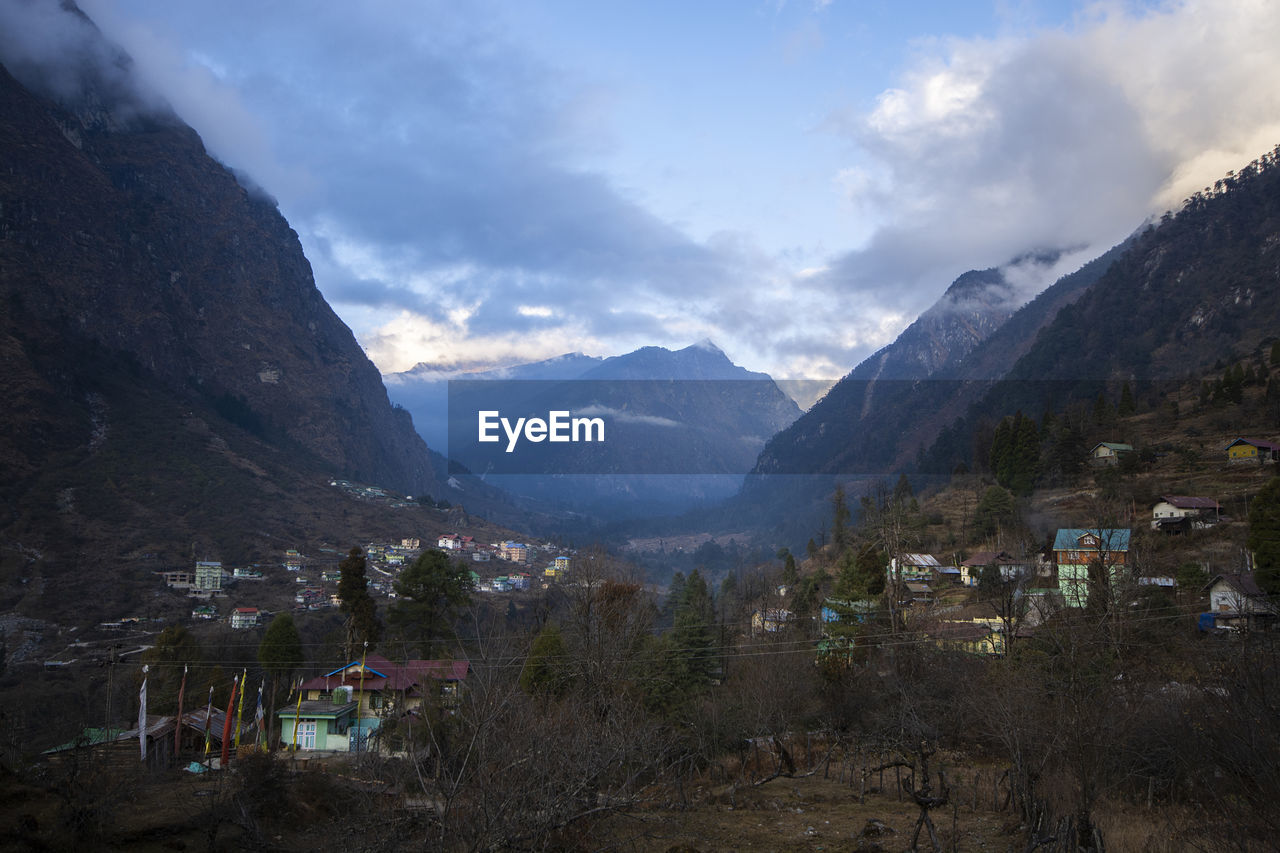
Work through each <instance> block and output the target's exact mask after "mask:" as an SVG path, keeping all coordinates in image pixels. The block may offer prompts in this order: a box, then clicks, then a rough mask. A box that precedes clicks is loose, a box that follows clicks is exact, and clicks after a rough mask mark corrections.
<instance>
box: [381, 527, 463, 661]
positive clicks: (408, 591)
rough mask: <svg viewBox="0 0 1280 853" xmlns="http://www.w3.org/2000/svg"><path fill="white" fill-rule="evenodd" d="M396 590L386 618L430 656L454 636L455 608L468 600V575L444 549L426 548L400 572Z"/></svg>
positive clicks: (456, 609) (423, 652)
mask: <svg viewBox="0 0 1280 853" xmlns="http://www.w3.org/2000/svg"><path fill="white" fill-rule="evenodd" d="M395 591H396V600H395V603H393V604H392V605H391V607H390V608H389V609H388V613H387V618H388V619H389V620H390V622H391V625H392V627H393V628H394V629H395V630H396V631H397V633H399V634H400V636H402V637H404V638H405V639H407V640H410V641H411V642H414V643H416V644H417V645H418V648H419V649H420V650H421V651H422V654H423V655H425V656H426V657H428V658H430V657H434V656H435V654H436V652H437V651H438V649H439V648H440V645H441V642H442V641H447V640H450V639H453V637H454V631H453V626H454V622H455V621H456V619H457V617H458V611H459V610H460V609H461V608H463V607H465V606H466V605H468V604H470V603H471V575H470V574H469V573H468V572H467V570H466V569H465V568H464V567H463V566H461V565H460V564H458V563H454V562H453V561H451V560H450V559H449V557H448V556H447V555H446V554H445V553H444V552H443V551H435V550H432V551H426V552H424V553H423V554H422V555H421V556H420V557H418V559H417V560H415V561H414V562H413V565H412V566H410V567H409V568H407V569H405V570H404V571H403V572H401V573H400V577H399V578H397V579H396V582H395Z"/></svg>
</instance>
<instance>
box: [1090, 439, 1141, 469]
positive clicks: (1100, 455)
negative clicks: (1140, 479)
mask: <svg viewBox="0 0 1280 853" xmlns="http://www.w3.org/2000/svg"><path fill="white" fill-rule="evenodd" d="M1132 452H1133V445H1132V444H1122V443H1119V442H1115V441H1103V442H1100V443H1098V444H1095V445H1094V446H1093V450H1090V451H1089V461H1090V462H1091V463H1093V464H1094V465H1115V464H1116V463H1117V462H1119V461H1120V457H1122V456H1124V455H1125V454H1128V453H1132Z"/></svg>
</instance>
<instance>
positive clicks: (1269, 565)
mask: <svg viewBox="0 0 1280 853" xmlns="http://www.w3.org/2000/svg"><path fill="white" fill-rule="evenodd" d="M1248 546H1249V550H1251V551H1253V560H1254V562H1253V566H1254V579H1255V580H1256V581H1257V582H1258V586H1260V587H1261V588H1262V591H1263V592H1265V593H1266V594H1267V595H1273V596H1274V595H1280V476H1277V477H1272V478H1271V482H1269V483H1267V485H1265V486H1263V488H1262V491H1260V492H1258V494H1257V495H1256V496H1255V497H1254V499H1253V500H1252V501H1250V502H1249V539H1248Z"/></svg>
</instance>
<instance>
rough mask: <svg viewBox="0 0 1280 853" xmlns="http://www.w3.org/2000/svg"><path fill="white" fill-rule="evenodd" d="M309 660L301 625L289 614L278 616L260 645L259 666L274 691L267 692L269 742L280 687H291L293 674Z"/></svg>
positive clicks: (268, 628)
mask: <svg viewBox="0 0 1280 853" xmlns="http://www.w3.org/2000/svg"><path fill="white" fill-rule="evenodd" d="M305 662H306V658H305V657H304V656H303V654H302V637H301V636H299V634H298V626H296V625H294V624H293V615H292V614H290V613H288V612H285V613H280V614H278V615H277V616H276V617H275V618H274V619H272V620H271V624H270V625H268V626H267V632H266V633H265V634H263V636H262V642H260V643H258V663H260V664H261V665H262V668H263V670H265V671H266V673H267V675H268V676H269V677H270V679H271V688H270V689H269V690H268V691H267V709H266V710H267V726H268V728H267V739H268V741H270V738H271V728H270V727H271V726H272V724H273V723H274V722H275V709H276V700H277V699H278V698H279V692H280V686H281V685H283V684H288V683H289V681H290V679H291V678H292V676H293V673H294V672H296V671H297V670H299V669H301V668H302V665H303V664H304V663H305Z"/></svg>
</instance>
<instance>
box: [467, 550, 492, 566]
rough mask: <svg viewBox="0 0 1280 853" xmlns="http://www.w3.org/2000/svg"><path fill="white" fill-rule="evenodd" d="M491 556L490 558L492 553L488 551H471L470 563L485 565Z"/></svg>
mask: <svg viewBox="0 0 1280 853" xmlns="http://www.w3.org/2000/svg"><path fill="white" fill-rule="evenodd" d="M491 556H492V552H491V551H489V550H488V549H480V550H476V551H472V552H471V562H473V563H487V562H489V558H490V557H491Z"/></svg>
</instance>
